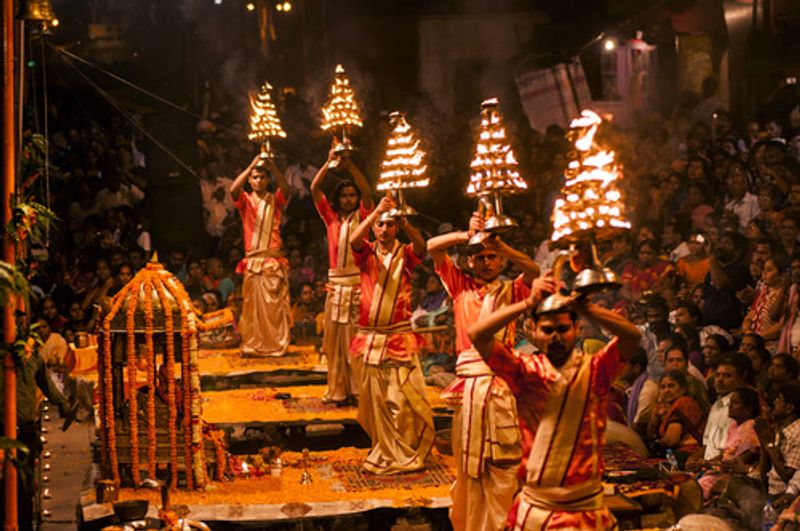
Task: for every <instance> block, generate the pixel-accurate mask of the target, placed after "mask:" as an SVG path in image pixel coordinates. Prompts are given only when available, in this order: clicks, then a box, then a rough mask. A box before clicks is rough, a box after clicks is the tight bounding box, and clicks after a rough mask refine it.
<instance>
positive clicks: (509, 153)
mask: <svg viewBox="0 0 800 531" xmlns="http://www.w3.org/2000/svg"><path fill="white" fill-rule="evenodd" d="M527 188H528V183H526V182H525V180H524V179H523V178H522V177H521V176H520V174H519V165H518V164H517V159H516V158H515V157H514V151H513V150H512V149H511V145H510V144H509V142H508V139H507V136H506V129H505V126H504V125H503V117H502V115H501V114H500V111H499V110H498V101H497V98H491V99H488V100H486V101H484V102H483V103H482V104H481V123H480V130H479V133H478V140H477V142H476V144H475V154H474V156H473V158H472V161H471V162H470V180H469V184H468V186H467V196H468V197H477V198H478V205H477V210H478V213H479V214H480V215H481V216H482V217H483V219H484V232H481V233H478V234H475V235H474V236H472V238H471V239H470V242H469V244H470V245H480V244H482V243H483V241H485V240H486V238H487V237H489V235H491V234H492V233H497V232H502V231H503V230H506V229H509V228H512V227H516V226H517V223H516V221H514V220H513V219H512V218H510V217H509V216H506V215H505V214H504V213H503V196H506V195H514V194H518V193H521V192H523V191H525V190H526V189H527Z"/></svg>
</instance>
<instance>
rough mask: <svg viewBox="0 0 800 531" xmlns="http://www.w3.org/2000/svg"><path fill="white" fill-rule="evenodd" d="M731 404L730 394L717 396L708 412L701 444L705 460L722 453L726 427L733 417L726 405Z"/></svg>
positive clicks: (726, 431)
mask: <svg viewBox="0 0 800 531" xmlns="http://www.w3.org/2000/svg"><path fill="white" fill-rule="evenodd" d="M730 405H731V394H730V393H728V394H727V395H725V396H722V397H720V398H717V401H716V402H714V404H713V405H712V406H711V410H710V411H709V412H708V422H706V431H705V433H704V434H703V446H705V447H706V453H705V455H704V456H703V457H704V458H705V459H706V460H709V459H713V458H715V457H717V456H718V455H719V454H721V453H722V449H723V448H724V447H725V438H726V437H727V435H728V428H729V427H730V425H731V423H732V422H733V419H731V418H730V417H729V416H728V407H729V406H730Z"/></svg>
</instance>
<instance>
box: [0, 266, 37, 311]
mask: <svg viewBox="0 0 800 531" xmlns="http://www.w3.org/2000/svg"><path fill="white" fill-rule="evenodd" d="M29 291H30V287H29V286H28V281H27V279H26V278H25V275H24V274H23V273H22V272H21V271H20V270H19V269H17V268H16V267H14V266H13V265H11V264H9V263H8V262H4V261H2V260H0V304H3V305H5V304H6V303H8V300H9V299H10V298H11V296H12V295H23V296H24V295H27V294H28V292H29Z"/></svg>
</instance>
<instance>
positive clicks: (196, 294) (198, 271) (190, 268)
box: [183, 260, 213, 300]
mask: <svg viewBox="0 0 800 531" xmlns="http://www.w3.org/2000/svg"><path fill="white" fill-rule="evenodd" d="M183 287H185V288H186V293H188V294H189V298H190V299H192V300H195V299H199V298H201V297H202V295H203V293H204V292H205V291H206V279H205V274H204V272H203V265H202V264H201V263H200V262H199V261H198V260H189V264H188V265H187V266H186V282H185V283H184V285H183ZM211 287H213V286H211Z"/></svg>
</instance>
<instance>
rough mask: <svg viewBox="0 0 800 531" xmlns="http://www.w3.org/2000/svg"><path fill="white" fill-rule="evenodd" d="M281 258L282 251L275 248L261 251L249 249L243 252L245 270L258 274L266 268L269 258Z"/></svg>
mask: <svg viewBox="0 0 800 531" xmlns="http://www.w3.org/2000/svg"><path fill="white" fill-rule="evenodd" d="M280 258H283V253H282V252H281V251H279V250H276V249H264V250H261V251H250V252H248V253H246V254H245V260H246V262H247V270H248V271H250V272H251V273H255V274H259V273H261V272H262V271H263V270H264V269H266V266H267V264H268V263H269V262H270V261H271V260H278V259H280Z"/></svg>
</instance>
